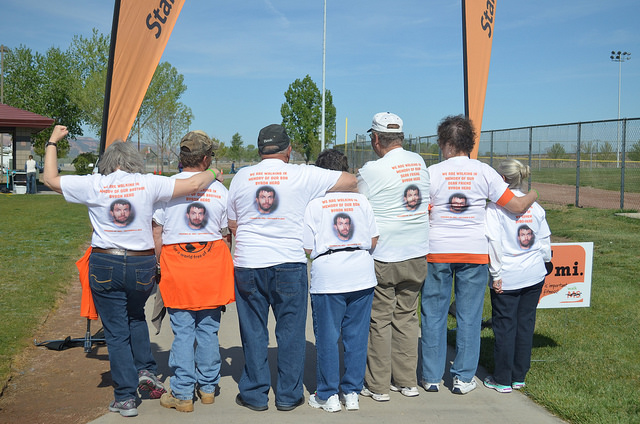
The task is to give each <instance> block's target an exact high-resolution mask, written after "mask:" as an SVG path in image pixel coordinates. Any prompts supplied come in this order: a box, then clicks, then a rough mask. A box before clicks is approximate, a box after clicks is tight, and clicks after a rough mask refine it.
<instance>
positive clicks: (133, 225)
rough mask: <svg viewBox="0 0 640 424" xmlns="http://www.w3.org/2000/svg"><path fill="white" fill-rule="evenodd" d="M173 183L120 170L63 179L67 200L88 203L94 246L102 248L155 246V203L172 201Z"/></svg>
mask: <svg viewBox="0 0 640 424" xmlns="http://www.w3.org/2000/svg"><path fill="white" fill-rule="evenodd" d="M174 186H175V180H172V179H170V178H167V177H163V176H160V175H152V174H132V173H128V172H124V171H120V170H118V171H115V172H112V173H111V174H109V175H102V174H93V175H63V176H62V177H61V178H60V187H61V188H62V194H63V195H64V198H65V200H66V201H67V202H70V203H81V204H83V205H86V206H88V208H89V220H90V221H91V225H92V226H93V236H92V237H91V246H93V247H100V248H103V249H111V248H118V249H128V250H147V249H153V248H154V243H153V235H152V232H151V219H152V216H153V205H154V204H155V203H156V202H160V201H168V200H170V199H171V196H172V195H173V188H174Z"/></svg>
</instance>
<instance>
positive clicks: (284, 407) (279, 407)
mask: <svg viewBox="0 0 640 424" xmlns="http://www.w3.org/2000/svg"><path fill="white" fill-rule="evenodd" d="M302 404H304V396H302V397H301V398H300V399H298V401H297V402H296V403H294V404H293V405H278V404H277V403H276V409H277V410H278V411H293V410H294V409H296V408H297V407H298V406H300V405H302Z"/></svg>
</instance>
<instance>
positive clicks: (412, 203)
mask: <svg viewBox="0 0 640 424" xmlns="http://www.w3.org/2000/svg"><path fill="white" fill-rule="evenodd" d="M402 204H403V205H404V207H405V209H406V210H408V211H415V210H417V209H418V208H419V207H420V205H421V204H422V193H420V189H419V188H418V186H417V185H415V184H409V185H408V186H406V187H405V189H404V193H403V195H402Z"/></svg>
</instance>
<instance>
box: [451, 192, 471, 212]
mask: <svg viewBox="0 0 640 424" xmlns="http://www.w3.org/2000/svg"><path fill="white" fill-rule="evenodd" d="M468 208H469V201H468V200H467V196H466V195H464V194H463V193H453V194H452V195H451V196H449V210H450V211H451V212H453V213H463V212H464V211H466V210H467V209H468Z"/></svg>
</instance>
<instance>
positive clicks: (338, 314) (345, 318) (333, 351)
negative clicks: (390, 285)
mask: <svg viewBox="0 0 640 424" xmlns="http://www.w3.org/2000/svg"><path fill="white" fill-rule="evenodd" d="M372 301H373V287H371V288H370V289H365V290H358V291H354V292H349V293H331V294H312V295H311V308H312V314H313V332H314V333H315V336H316V357H317V380H318V387H317V390H316V393H317V395H318V397H319V398H320V399H321V400H327V399H329V398H330V397H331V396H332V395H334V394H336V393H338V386H340V387H341V388H342V392H343V393H353V392H356V393H360V391H361V390H362V386H363V384H364V371H365V368H366V365H367V339H368V331H369V319H370V317H371V303H372ZM341 333H342V345H343V346H344V375H343V376H342V380H340V347H339V345H338V341H339V339H340V334H341Z"/></svg>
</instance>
